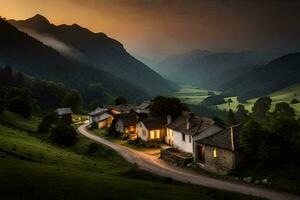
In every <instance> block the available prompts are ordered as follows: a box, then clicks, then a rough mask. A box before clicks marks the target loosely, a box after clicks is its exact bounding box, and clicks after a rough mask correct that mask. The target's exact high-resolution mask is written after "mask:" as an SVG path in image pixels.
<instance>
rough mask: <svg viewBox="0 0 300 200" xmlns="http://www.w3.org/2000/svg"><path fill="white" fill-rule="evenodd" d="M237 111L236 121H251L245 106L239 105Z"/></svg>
mask: <svg viewBox="0 0 300 200" xmlns="http://www.w3.org/2000/svg"><path fill="white" fill-rule="evenodd" d="M236 108H237V111H236V113H235V116H236V119H237V121H238V122H241V123H243V122H246V121H247V120H248V119H249V111H248V110H246V109H245V106H244V105H242V104H239V105H238V106H237V107H236Z"/></svg>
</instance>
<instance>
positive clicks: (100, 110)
mask: <svg viewBox="0 0 300 200" xmlns="http://www.w3.org/2000/svg"><path fill="white" fill-rule="evenodd" d="M107 111H108V109H107V108H99V107H98V108H96V109H95V110H94V111H92V112H90V113H89V115H90V116H95V115H101V114H103V113H105V112H107Z"/></svg>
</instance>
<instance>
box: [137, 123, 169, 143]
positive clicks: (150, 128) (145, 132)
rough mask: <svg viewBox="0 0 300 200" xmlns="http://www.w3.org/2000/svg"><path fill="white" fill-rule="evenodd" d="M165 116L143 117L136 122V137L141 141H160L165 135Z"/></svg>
mask: <svg viewBox="0 0 300 200" xmlns="http://www.w3.org/2000/svg"><path fill="white" fill-rule="evenodd" d="M166 123H167V120H166V119H165V118H162V117H159V118H145V119H142V120H141V121H139V123H138V124H137V134H138V138H139V139H141V140H142V141H143V142H162V141H164V137H165V132H166V130H165V125H166Z"/></svg>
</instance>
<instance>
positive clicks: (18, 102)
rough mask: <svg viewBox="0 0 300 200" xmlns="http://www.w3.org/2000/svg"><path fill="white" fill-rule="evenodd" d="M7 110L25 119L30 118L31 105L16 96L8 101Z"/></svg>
mask: <svg viewBox="0 0 300 200" xmlns="http://www.w3.org/2000/svg"><path fill="white" fill-rule="evenodd" d="M8 110H9V111H11V112H14V113H18V114H20V115H22V116H23V117H25V118H29V117H30V116H31V110H32V108H31V104H30V103H29V102H28V101H27V100H26V99H25V98H23V97H21V96H18V97H14V98H12V99H10V100H9V102H8Z"/></svg>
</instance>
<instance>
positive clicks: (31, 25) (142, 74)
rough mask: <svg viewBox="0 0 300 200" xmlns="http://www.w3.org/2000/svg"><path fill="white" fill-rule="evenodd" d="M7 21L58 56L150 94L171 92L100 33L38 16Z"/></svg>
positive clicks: (117, 44)
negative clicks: (87, 65)
mask: <svg viewBox="0 0 300 200" xmlns="http://www.w3.org/2000/svg"><path fill="white" fill-rule="evenodd" d="M9 22H10V23H11V24H13V25H14V26H16V27H17V28H19V29H20V30H22V31H24V32H26V33H28V34H29V35H31V36H33V37H35V38H36V39H38V40H40V41H42V42H43V43H45V44H47V45H49V46H51V47H53V48H55V49H57V50H58V51H59V52H60V53H62V54H65V55H67V56H70V57H73V58H76V59H77V60H80V61H81V62H83V63H88V64H90V65H92V66H94V67H95V68H97V69H100V70H103V71H106V72H109V73H111V74H114V75H115V76H117V77H119V78H121V79H124V80H126V81H128V82H130V83H131V84H134V85H137V86H139V87H141V88H143V89H144V90H145V91H146V92H147V93H149V94H150V95H156V94H159V93H165V92H168V91H170V90H173V89H174V86H173V85H172V84H171V82H168V81H167V80H165V79H164V78H162V77H161V76H160V75H159V74H158V73H156V72H154V71H153V70H151V69H150V68H149V67H148V66H146V65H145V64H143V63H142V62H140V61H138V60H137V59H135V58H134V57H133V56H131V55H130V54H129V53H128V52H127V51H126V49H125V48H124V47H123V45H122V44H121V43H120V42H118V41H116V40H114V39H112V38H109V37H108V36H107V35H105V34H104V33H94V32H91V31H90V30H88V29H86V28H83V27H80V26H79V25H77V24H73V25H65V24H63V25H59V26H56V25H54V24H51V23H50V22H49V21H48V20H47V19H46V18H45V17H43V16H41V15H36V16H34V17H32V18H29V19H27V20H20V21H16V20H9Z"/></svg>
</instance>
